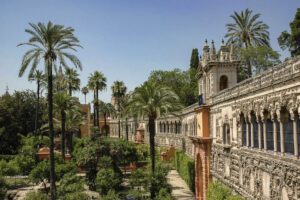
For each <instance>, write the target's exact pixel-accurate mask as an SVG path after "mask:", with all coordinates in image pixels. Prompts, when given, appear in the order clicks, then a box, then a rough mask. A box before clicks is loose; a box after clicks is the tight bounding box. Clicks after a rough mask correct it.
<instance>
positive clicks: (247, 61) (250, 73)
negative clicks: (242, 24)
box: [245, 41, 252, 78]
mask: <svg viewBox="0 0 300 200" xmlns="http://www.w3.org/2000/svg"><path fill="white" fill-rule="evenodd" d="M249 46H250V44H249V43H248V42H247V41H246V42H245V47H246V49H247V48H248V47H249ZM246 65H247V75H248V77H247V78H250V77H252V68H251V62H250V60H249V58H247V60H246Z"/></svg>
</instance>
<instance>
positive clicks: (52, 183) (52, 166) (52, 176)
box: [46, 60, 56, 200]
mask: <svg viewBox="0 0 300 200" xmlns="http://www.w3.org/2000/svg"><path fill="white" fill-rule="evenodd" d="M46 62H47V65H48V66H47V68H48V117H49V138H50V195H51V200H55V199H56V187H55V163H54V127H53V91H52V89H53V85H52V84H53V80H52V78H53V77H52V60H47V61H46Z"/></svg>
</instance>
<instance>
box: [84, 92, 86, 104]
mask: <svg viewBox="0 0 300 200" xmlns="http://www.w3.org/2000/svg"><path fill="white" fill-rule="evenodd" d="M84 104H86V94H84Z"/></svg>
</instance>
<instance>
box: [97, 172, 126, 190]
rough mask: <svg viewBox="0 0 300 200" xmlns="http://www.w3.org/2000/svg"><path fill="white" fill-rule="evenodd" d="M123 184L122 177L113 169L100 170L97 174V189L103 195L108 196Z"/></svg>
mask: <svg viewBox="0 0 300 200" xmlns="http://www.w3.org/2000/svg"><path fill="white" fill-rule="evenodd" d="M121 183H122V179H121V178H120V176H119V175H118V174H117V173H116V172H114V170H113V169H110V168H108V169H100V170H99V171H98V173H97V178H96V187H97V190H98V191H99V192H100V194H102V195H106V194H107V193H108V191H109V190H116V189H118V187H119V186H120V184H121Z"/></svg>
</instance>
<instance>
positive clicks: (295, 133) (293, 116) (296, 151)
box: [290, 112, 299, 158]
mask: <svg viewBox="0 0 300 200" xmlns="http://www.w3.org/2000/svg"><path fill="white" fill-rule="evenodd" d="M290 114H291V120H292V121H293V139H294V156H295V157H296V158H298V156H299V149H298V126H297V122H298V115H297V114H295V113H294V112H291V113H290Z"/></svg>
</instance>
